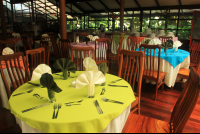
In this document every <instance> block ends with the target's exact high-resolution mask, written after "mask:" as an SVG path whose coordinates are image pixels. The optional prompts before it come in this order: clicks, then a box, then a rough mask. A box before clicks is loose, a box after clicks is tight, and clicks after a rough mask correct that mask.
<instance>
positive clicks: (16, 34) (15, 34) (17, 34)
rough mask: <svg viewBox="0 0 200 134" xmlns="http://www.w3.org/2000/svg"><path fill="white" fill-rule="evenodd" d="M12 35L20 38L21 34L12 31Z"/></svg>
mask: <svg viewBox="0 0 200 134" xmlns="http://www.w3.org/2000/svg"><path fill="white" fill-rule="evenodd" d="M12 36H13V37H15V38H20V37H21V36H20V34H19V33H12Z"/></svg>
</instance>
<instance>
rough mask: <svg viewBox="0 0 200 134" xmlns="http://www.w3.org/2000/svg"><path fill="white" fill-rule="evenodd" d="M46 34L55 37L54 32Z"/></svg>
mask: <svg viewBox="0 0 200 134" xmlns="http://www.w3.org/2000/svg"><path fill="white" fill-rule="evenodd" d="M45 34H48V35H49V36H53V35H54V33H53V32H46V33H45Z"/></svg>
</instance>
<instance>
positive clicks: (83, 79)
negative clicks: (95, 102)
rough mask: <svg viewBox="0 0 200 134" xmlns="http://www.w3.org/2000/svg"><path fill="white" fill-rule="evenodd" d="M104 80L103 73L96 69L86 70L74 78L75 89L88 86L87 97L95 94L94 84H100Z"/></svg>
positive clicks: (92, 96)
mask: <svg viewBox="0 0 200 134" xmlns="http://www.w3.org/2000/svg"><path fill="white" fill-rule="evenodd" d="M105 81H106V78H105V76H104V74H103V73H102V72H101V71H98V70H92V71H86V72H84V73H82V74H80V75H79V76H78V77H77V79H76V86H75V87H76V89H80V88H83V87H85V86H88V93H87V97H88V98H94V96H95V84H102V83H104V82H105Z"/></svg>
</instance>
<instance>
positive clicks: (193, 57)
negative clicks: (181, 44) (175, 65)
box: [189, 38, 200, 64]
mask: <svg viewBox="0 0 200 134" xmlns="http://www.w3.org/2000/svg"><path fill="white" fill-rule="evenodd" d="M189 51H190V62H192V63H195V64H198V61H199V60H200V39H197V38H193V39H192V43H191V46H190V50H189Z"/></svg>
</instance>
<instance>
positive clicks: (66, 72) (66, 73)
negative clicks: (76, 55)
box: [62, 70, 68, 80]
mask: <svg viewBox="0 0 200 134" xmlns="http://www.w3.org/2000/svg"><path fill="white" fill-rule="evenodd" d="M62 78H63V80H66V79H67V78H68V71H65V70H63V74H62Z"/></svg>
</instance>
